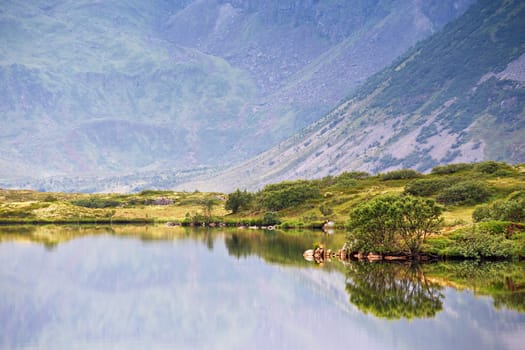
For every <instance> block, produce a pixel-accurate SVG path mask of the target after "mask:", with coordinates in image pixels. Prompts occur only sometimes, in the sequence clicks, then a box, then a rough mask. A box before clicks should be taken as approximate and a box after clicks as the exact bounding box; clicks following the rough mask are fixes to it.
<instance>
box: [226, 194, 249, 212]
mask: <svg viewBox="0 0 525 350" xmlns="http://www.w3.org/2000/svg"><path fill="white" fill-rule="evenodd" d="M252 200H253V194H251V193H250V192H248V191H246V190H244V191H241V190H239V189H237V190H236V191H235V192H233V193H230V194H229V195H228V199H227V200H226V204H225V205H224V208H225V209H226V210H231V211H232V213H234V214H235V213H238V212H239V210H246V209H249V208H250V206H251V203H252Z"/></svg>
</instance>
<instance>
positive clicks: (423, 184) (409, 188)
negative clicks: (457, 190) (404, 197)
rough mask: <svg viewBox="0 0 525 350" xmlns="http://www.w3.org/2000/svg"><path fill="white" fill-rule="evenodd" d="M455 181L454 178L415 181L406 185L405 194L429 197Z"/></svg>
mask: <svg viewBox="0 0 525 350" xmlns="http://www.w3.org/2000/svg"><path fill="white" fill-rule="evenodd" d="M457 181H458V180H457V179H455V178H437V179H436V178H430V179H417V180H414V181H411V182H409V183H408V184H406V186H405V193H408V194H411V195H413V196H420V197H426V196H431V195H434V194H436V193H438V192H439V191H441V190H443V189H445V188H447V187H449V186H451V185H452V184H454V183H455V182H457Z"/></svg>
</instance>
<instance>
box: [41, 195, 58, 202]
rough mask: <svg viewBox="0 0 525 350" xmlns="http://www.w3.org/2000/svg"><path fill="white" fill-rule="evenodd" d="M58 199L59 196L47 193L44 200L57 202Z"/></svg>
mask: <svg viewBox="0 0 525 350" xmlns="http://www.w3.org/2000/svg"><path fill="white" fill-rule="evenodd" d="M57 200H58V198H57V197H55V196H52V195H47V196H46V198H44V202H56V201H57Z"/></svg>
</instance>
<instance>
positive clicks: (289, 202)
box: [256, 180, 320, 211]
mask: <svg viewBox="0 0 525 350" xmlns="http://www.w3.org/2000/svg"><path fill="white" fill-rule="evenodd" d="M319 197H320V192H319V188H318V187H316V186H315V185H313V184H312V183H311V182H309V181H304V180H301V181H286V182H281V183H278V184H272V185H267V186H265V187H264V189H262V190H261V191H260V192H259V193H257V195H256V201H257V202H258V204H259V205H260V206H261V208H263V209H267V210H271V211H274V210H281V209H285V208H290V207H294V206H297V205H300V204H303V203H304V202H306V201H307V200H309V199H313V198H319Z"/></svg>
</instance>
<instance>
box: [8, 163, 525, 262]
mask: <svg viewBox="0 0 525 350" xmlns="http://www.w3.org/2000/svg"><path fill="white" fill-rule="evenodd" d="M524 170H525V166H523V165H521V166H511V165H508V164H504V163H497V162H490V161H489V162H483V163H477V164H453V165H447V166H440V167H436V168H434V169H433V170H432V172H431V173H430V174H420V173H418V172H416V171H414V170H397V171H392V172H389V173H384V174H377V175H370V174H367V173H364V172H345V173H342V174H340V175H339V176H328V177H325V178H322V179H317V180H298V181H288V182H282V183H279V184H272V185H268V186H266V187H264V188H263V189H262V190H260V191H257V192H254V193H250V192H247V191H240V190H239V191H236V192H235V193H231V194H223V193H201V192H198V191H195V192H174V191H156V190H150V191H142V192H140V193H135V194H78V193H43V192H37V191H30V190H0V224H10V225H12V224H109V225H112V224H128V223H132V224H134V223H147V224H151V223H168V222H170V223H173V224H176V225H179V224H180V225H188V226H189V225H199V226H200V225H211V226H214V225H216V226H218V225H224V226H258V227H261V226H268V225H275V226H277V227H278V228H284V229H287V228H314V229H319V228H321V227H322V226H323V224H324V223H325V222H328V221H332V222H334V226H335V227H336V228H337V229H338V230H344V229H345V227H346V226H347V224H348V220H349V213H350V212H351V211H352V210H353V209H354V208H356V207H357V206H359V205H362V204H363V203H367V202H369V201H370V200H372V199H374V198H376V197H378V196H384V195H395V196H403V195H411V196H415V197H423V198H428V199H432V200H434V201H436V202H437V203H438V204H439V205H441V206H442V208H443V213H442V218H443V224H442V227H441V228H440V232H439V233H438V234H432V235H431V236H430V237H428V239H427V240H426V242H425V244H424V245H423V251H424V252H427V253H429V254H436V255H440V256H444V257H449V258H488V257H497V258H500V257H501V258H509V257H514V258H519V257H524V256H525V233H524V231H525V229H524V227H525V226H524V221H525V220H524V219H523V216H524V214H523V213H525V209H524V208H523V203H525V201H524V199H525V172H524ZM234 199H235V201H234ZM509 203H510V204H509ZM511 204H512V205H511ZM505 215H506V216H505ZM509 215H510V216H509Z"/></svg>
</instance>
